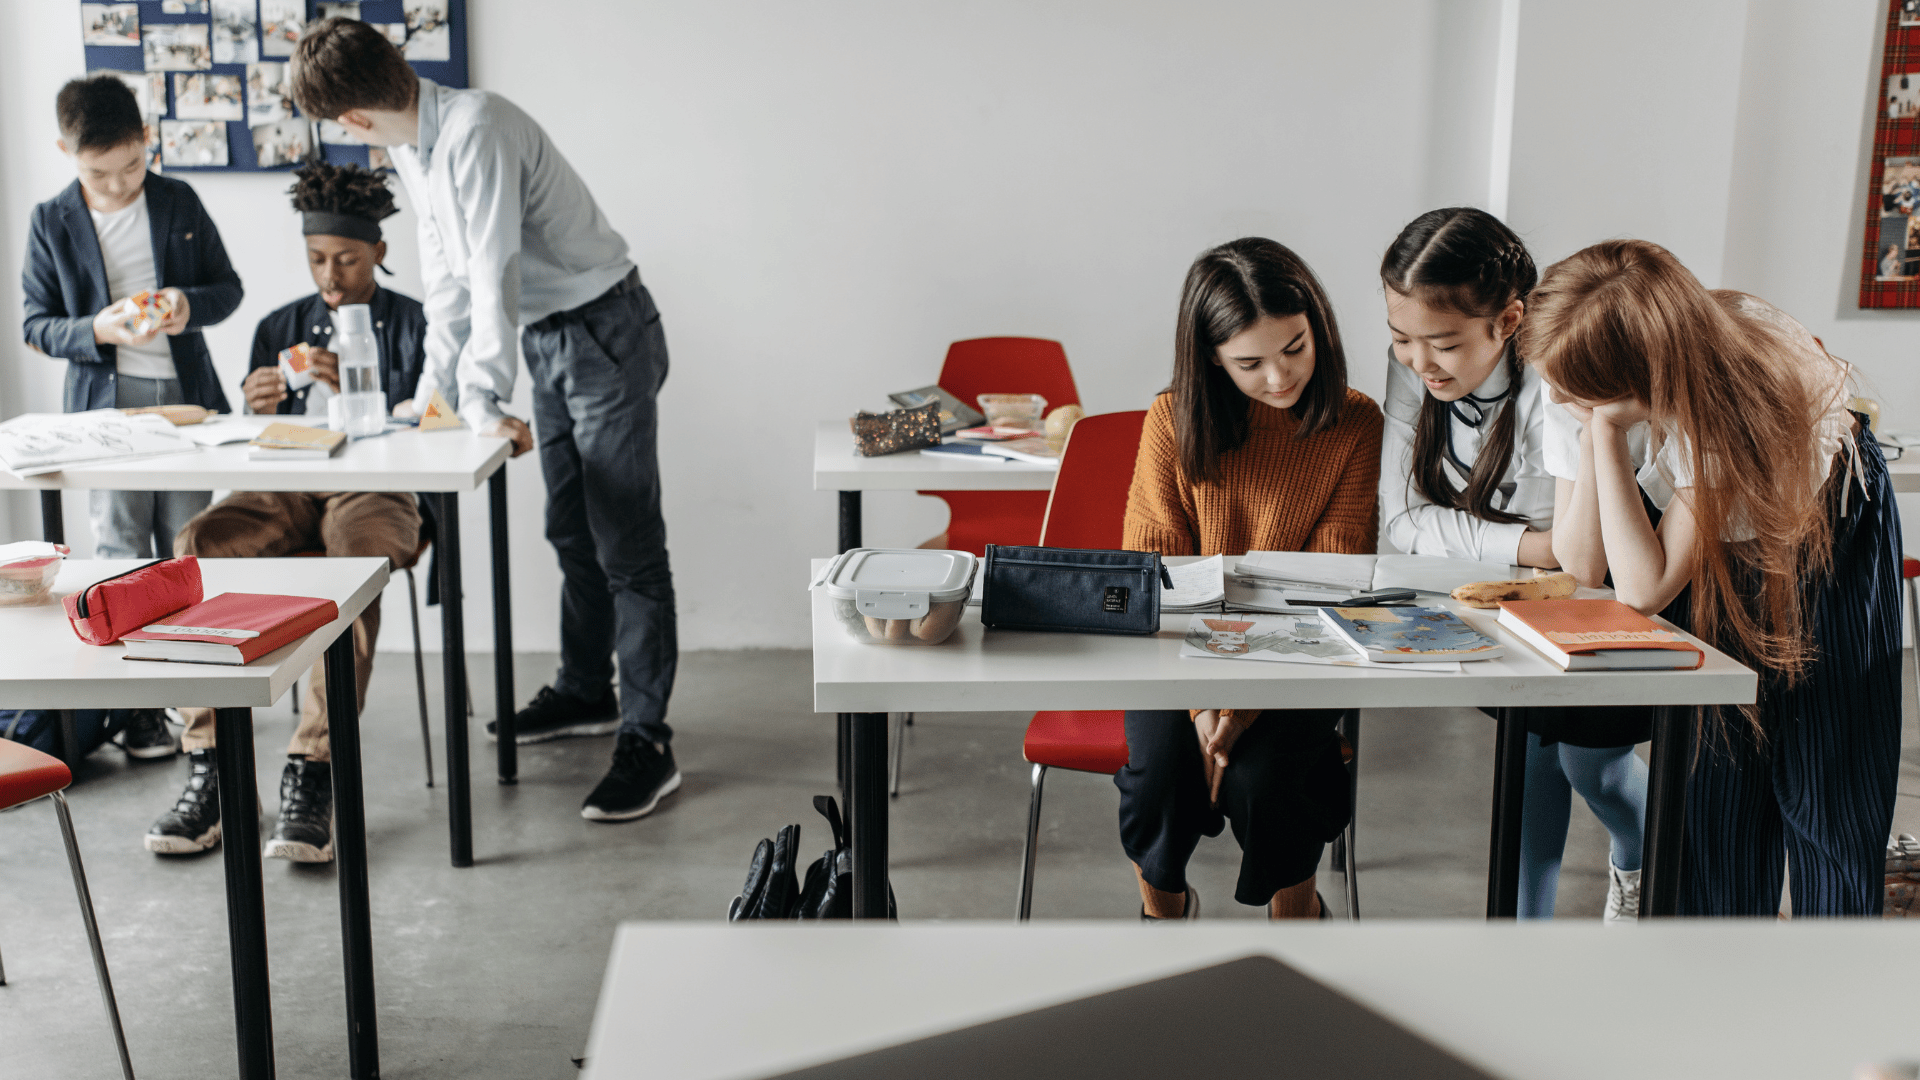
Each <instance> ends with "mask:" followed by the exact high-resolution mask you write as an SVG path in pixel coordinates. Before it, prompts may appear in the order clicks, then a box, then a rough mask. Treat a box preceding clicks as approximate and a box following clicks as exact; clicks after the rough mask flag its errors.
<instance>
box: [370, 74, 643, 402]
mask: <svg viewBox="0 0 1920 1080" xmlns="http://www.w3.org/2000/svg"><path fill="white" fill-rule="evenodd" d="M418 139H419V142H418V143H417V144H416V145H414V146H396V147H393V148H392V158H393V163H394V168H395V170H396V171H398V172H399V174H400V179H401V181H402V182H403V183H405V184H406V186H407V194H408V196H409V198H410V199H411V200H412V202H413V205H414V210H415V212H416V213H417V214H418V215H419V217H420V269H421V273H422V276H423V277H424V279H425V283H426V293H427V296H426V302H425V303H426V311H427V343H426V361H425V365H424V370H423V371H422V372H421V380H420V389H419V391H418V393H419V395H421V396H424V395H427V394H430V393H432V391H433V390H434V388H436V387H437V388H440V389H442V390H445V391H447V393H448V396H449V397H450V398H451V399H452V400H453V401H454V403H455V404H456V406H457V407H458V408H459V410H460V415H461V416H462V417H463V418H465V419H466V420H467V422H468V424H470V425H472V426H474V427H475V428H478V427H479V426H481V425H483V424H485V423H487V422H489V421H492V420H495V419H498V418H499V417H500V416H501V415H502V413H501V410H500V402H502V401H505V400H508V399H509V398H511V397H512V396H513V384H514V376H515V371H516V366H517V364H518V360H519V355H520V354H519V340H518V339H519V329H520V327H522V326H525V325H528V324H530V323H535V322H539V321H540V320H541V319H544V318H546V317H547V316H548V315H552V314H554V313H556V312H561V311H567V310H569V309H571V308H576V307H579V306H580V305H582V304H585V303H587V302H588V301H591V300H593V299H595V298H597V297H599V296H600V295H601V294H602V293H604V292H606V291H607V290H608V289H610V288H612V287H613V286H614V285H616V284H618V283H619V282H620V281H621V279H623V278H625V277H626V276H627V275H628V274H629V273H630V272H632V270H633V261H632V260H631V259H629V258H628V257H627V242H626V241H625V240H624V239H622V238H621V236H620V234H619V233H617V232H614V231H613V226H612V225H610V224H609V223H608V222H607V218H606V215H605V214H603V213H601V212H600V207H599V205H598V204H597V203H595V202H594V201H593V194H592V193H591V192H589V191H588V190H587V185H586V183H585V182H584V181H582V180H581V179H580V174H578V173H576V172H574V171H573V167H572V166H571V165H569V164H567V161H566V159H565V158H564V157H562V156H561V155H560V150H559V148H558V147H556V146H554V145H553V141H552V140H551V139H549V138H548V137H547V133H546V131H545V130H543V129H542V128H541V127H540V125H539V124H538V123H536V122H534V119H533V118H532V117H530V116H528V115H527V114H526V113H524V112H522V111H521V110H520V109H519V107H517V106H516V105H514V104H513V103H512V102H510V101H508V100H507V99H505V98H503V97H500V96H499V95H498V94H493V93H490V92H488V91H485V90H455V89H452V88H450V87H444V86H440V85H438V84H437V83H435V82H434V81H433V80H431V79H421V80H420V134H419V136H418Z"/></svg>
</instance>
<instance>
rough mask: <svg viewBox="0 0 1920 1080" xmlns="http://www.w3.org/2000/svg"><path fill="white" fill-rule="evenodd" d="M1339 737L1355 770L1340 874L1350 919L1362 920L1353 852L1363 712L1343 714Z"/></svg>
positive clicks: (1357, 859)
mask: <svg viewBox="0 0 1920 1080" xmlns="http://www.w3.org/2000/svg"><path fill="white" fill-rule="evenodd" d="M1340 734H1342V735H1344V736H1346V739H1347V746H1348V747H1349V748H1351V749H1352V750H1353V767H1352V768H1351V769H1349V770H1348V772H1349V775H1350V776H1351V778H1352V781H1351V784H1350V786H1349V787H1348V789H1347V790H1348V795H1347V813H1348V815H1349V816H1348V818H1347V821H1348V824H1347V831H1346V834H1345V835H1343V836H1342V837H1341V838H1340V839H1341V840H1342V843H1341V845H1340V870H1341V874H1342V876H1343V877H1345V878H1346V886H1347V918H1349V919H1356V920H1357V919H1359V918H1360V856H1359V855H1358V854H1357V853H1355V851H1354V848H1355V847H1357V846H1358V841H1359V839H1360V710H1359V709H1348V710H1346V711H1345V712H1342V713H1341V714H1340Z"/></svg>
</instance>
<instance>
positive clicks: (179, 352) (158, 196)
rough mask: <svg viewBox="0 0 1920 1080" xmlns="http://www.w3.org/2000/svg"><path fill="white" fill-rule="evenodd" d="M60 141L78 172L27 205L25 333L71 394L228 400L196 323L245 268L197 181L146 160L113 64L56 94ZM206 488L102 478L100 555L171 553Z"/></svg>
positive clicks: (212, 318) (232, 297)
mask: <svg viewBox="0 0 1920 1080" xmlns="http://www.w3.org/2000/svg"><path fill="white" fill-rule="evenodd" d="M56 111H57V114H58V118H59V123H60V142H59V147H60V150H61V151H62V152H63V153H65V154H67V155H68V156H69V157H71V158H72V159H73V162H74V165H75V167H76V169H77V170H78V172H79V174H80V175H79V179H78V180H76V181H75V182H74V183H73V184H72V185H70V186H69V187H68V188H67V189H66V190H65V191H63V192H61V193H60V194H59V195H56V196H55V197H53V198H52V199H49V200H47V201H46V202H43V203H41V204H40V205H39V206H36V207H34V209H33V223H32V228H31V232H30V233H29V236H28V240H27V263H26V270H25V271H24V272H23V273H22V275H21V279H22V286H23V288H24V291H25V293H26V324H25V331H26V339H27V343H28V344H29V345H32V346H33V347H34V348H36V349H38V350H40V351H41V352H43V353H45V354H46V355H48V356H51V357H54V358H56V359H63V360H65V361H67V386H66V394H65V399H66V400H65V408H66V411H68V412H83V411H86V410H89V409H112V408H132V407H134V406H139V405H176V404H183V403H184V404H191V405H203V406H205V407H207V408H208V409H211V410H214V411H216V412H226V411H227V396H226V394H225V393H224V392H223V391H222V390H221V389H220V380H219V378H218V377H217V376H216V375H215V374H214V370H213V358H212V356H211V355H210V354H209V353H208V352H207V343H206V341H205V339H203V338H202V337H201V334H200V330H201V328H202V327H206V326H212V325H214V324H215V323H218V322H220V321H221V320H222V319H225V318H226V317H227V316H228V315H231V314H233V311H234V309H235V308H237V307H239V306H240V297H241V288H240V275H238V274H236V273H234V271H233V265H232V264H231V263H229V262H228V261H227V251H226V248H225V247H223V246H222V245H221V243H220V230H219V229H217V228H215V227H214V224H213V219H212V218H210V217H208V216H207V212H206V210H205V209H203V208H202V207H201V205H200V199H199V197H198V196H197V195H195V194H194V191H193V188H192V187H191V186H189V185H187V184H185V183H182V182H181V181H179V180H174V179H172V178H170V177H164V176H154V175H151V174H149V173H148V172H147V140H146V121H145V118H144V117H142V116H141V115H140V106H139V104H138V103H137V102H136V101H135V100H134V96H133V91H131V90H129V89H127V86H126V84H125V83H123V82H121V81H120V80H119V79H117V78H115V77H113V76H111V75H99V76H96V77H94V78H91V79H75V80H73V81H72V82H69V83H68V84H67V85H66V86H64V87H62V88H61V89H60V94H59V97H58V98H57V99H56ZM143 291H153V292H158V293H159V294H160V296H161V297H163V298H164V299H165V300H166V301H167V302H168V303H169V304H170V305H171V307H172V312H171V314H169V315H168V316H167V317H166V319H165V320H164V321H162V322H161V323H160V324H159V325H158V326H157V327H155V328H153V329H151V330H147V331H146V332H144V333H136V332H135V328H134V326H133V325H131V323H132V320H133V318H134V316H135V315H136V314H137V313H138V311H137V309H136V308H135V307H134V305H133V302H132V299H131V298H132V297H133V296H134V295H135V294H138V293H140V292H143ZM212 499H213V496H212V493H211V492H206V491H96V492H93V493H92V498H91V503H90V506H91V511H92V513H91V517H92V523H93V538H94V548H95V551H96V553H97V554H98V555H99V556H100V557H102V558H117V559H150V558H153V557H155V556H156V555H158V556H161V557H165V556H167V555H170V554H172V551H173V536H174V533H176V532H178V531H179V530H180V527H181V526H183V525H185V524H186V523H187V521H188V520H189V519H191V518H192V517H193V515H195V514H197V513H199V512H200V511H202V510H204V509H206V508H207V504H208V503H209V502H211V501H212Z"/></svg>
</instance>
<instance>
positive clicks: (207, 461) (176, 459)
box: [0, 415, 519, 867]
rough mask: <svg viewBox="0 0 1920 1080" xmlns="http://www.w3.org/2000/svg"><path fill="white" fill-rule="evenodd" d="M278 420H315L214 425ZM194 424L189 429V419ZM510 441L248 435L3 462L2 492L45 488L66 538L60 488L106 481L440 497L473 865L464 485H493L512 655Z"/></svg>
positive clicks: (454, 763) (456, 778)
mask: <svg viewBox="0 0 1920 1080" xmlns="http://www.w3.org/2000/svg"><path fill="white" fill-rule="evenodd" d="M276 421H285V422H287V423H292V424H300V425H304V424H308V423H310V421H309V420H308V418H306V417H304V416H268V415H258V416H222V417H219V418H218V420H217V421H213V422H214V423H218V424H219V425H221V426H226V425H230V424H232V425H240V426H244V427H250V428H253V429H256V430H257V429H259V428H263V427H265V426H267V425H268V424H270V423H273V422H276ZM185 430H190V429H185ZM511 448H512V446H511V444H510V443H509V442H508V441H507V440H505V439H494V438H483V437H480V436H477V435H474V434H473V433H472V432H471V431H469V430H468V429H467V428H464V427H462V428H448V429H443V430H440V431H417V430H413V429H410V428H403V429H397V430H394V431H391V432H389V433H388V434H385V435H379V436H375V437H373V438H368V439H356V440H354V441H353V442H351V443H349V444H348V445H347V447H346V448H345V449H343V450H341V451H340V453H339V454H337V455H335V456H334V457H332V458H329V459H327V460H324V461H288V462H272V463H269V462H260V461H249V460H247V446H246V444H245V443H232V444H229V445H226V446H213V447H203V448H201V449H200V450H199V451H197V452H195V453H190V454H171V455H167V456H165V457H154V458H142V459H139V460H135V461H128V462H121V463H107V464H101V465H77V466H74V467H73V468H70V469H66V470H63V471H61V472H56V473H46V474H43V475H40V476H31V477H17V476H14V475H12V474H11V473H8V472H5V471H0V491H4V490H9V489H11V490H36V491H39V492H40V522H41V530H42V534H43V537H44V538H45V539H47V540H49V541H52V542H54V543H62V542H64V540H65V526H64V524H63V522H62V519H61V506H60V502H61V499H60V493H61V492H62V491H68V490H74V491H77V490H90V489H97V490H107V491H410V492H423V493H426V494H429V495H431V496H432V497H433V499H434V501H435V504H436V505H435V511H436V514H435V516H436V519H437V521H438V525H439V535H438V536H437V537H435V540H434V544H435V548H436V551H437V557H438V559H439V571H440V581H439V584H440V605H441V608H440V627H441V642H442V650H443V652H444V661H443V663H442V671H443V674H444V682H445V688H446V710H447V716H446V724H447V775H448V780H447V818H448V831H449V834H450V837H449V846H450V848H451V853H452V860H453V865H455V866H462V867H464V866H472V865H473V809H472V807H473V802H472V794H471V791H470V787H469V772H468V762H467V757H468V754H467V654H466V619H465V604H464V603H463V598H462V595H461V589H460V584H459V583H460V578H461V573H460V529H459V522H460V493H461V492H465V491H473V490H475V489H477V488H478V487H479V486H480V485H481V484H482V483H486V484H487V486H488V492H487V494H488V502H489V506H490V510H491V517H492V531H493V536H492V540H493V543H492V547H493V552H492V554H493V567H492V569H493V642H494V655H495V656H497V657H510V656H512V655H513V628H512V618H513V615H512V598H511V597H510V595H509V593H510V591H511V589H510V580H511V579H510V576H509V570H508V564H507V522H506V517H507V473H506V470H505V469H504V468H502V466H503V465H505V464H506V461H507V454H508V451H509V450H510V449H511ZM493 668H494V697H495V706H494V713H495V722H496V723H497V724H498V725H499V733H500V738H499V742H498V746H497V754H498V768H499V776H500V782H501V783H503V784H511V783H513V782H515V778H516V776H517V773H518V765H519V763H518V755H517V749H516V747H517V744H516V742H515V741H514V739H513V737H512V736H513V714H514V692H513V665H512V664H510V663H496V664H494V666H493Z"/></svg>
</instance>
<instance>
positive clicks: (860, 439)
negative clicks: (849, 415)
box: [849, 401, 940, 457]
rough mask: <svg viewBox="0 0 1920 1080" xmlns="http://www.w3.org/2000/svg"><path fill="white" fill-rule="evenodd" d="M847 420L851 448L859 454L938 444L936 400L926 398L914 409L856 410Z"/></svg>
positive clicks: (899, 450)
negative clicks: (849, 424)
mask: <svg viewBox="0 0 1920 1080" xmlns="http://www.w3.org/2000/svg"><path fill="white" fill-rule="evenodd" d="M849 423H851V424H852V425H853V449H854V451H855V452H856V453H858V454H859V455H860V456H861V457H879V456H880V455H882V454H898V453H900V452H901V451H902V450H918V449H920V448H921V447H923V446H938V445H940V403H939V402H937V401H929V402H927V403H926V404H925V405H922V406H920V407H919V408H917V409H895V410H893V411H892V412H883V413H874V412H859V413H855V414H854V417H853V419H852V420H851V421H849Z"/></svg>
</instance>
